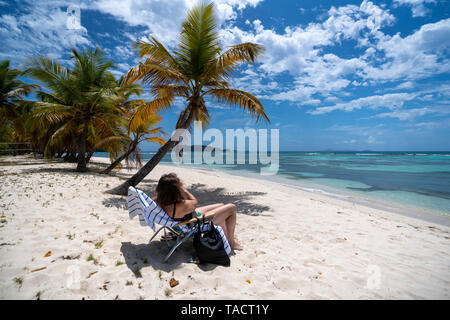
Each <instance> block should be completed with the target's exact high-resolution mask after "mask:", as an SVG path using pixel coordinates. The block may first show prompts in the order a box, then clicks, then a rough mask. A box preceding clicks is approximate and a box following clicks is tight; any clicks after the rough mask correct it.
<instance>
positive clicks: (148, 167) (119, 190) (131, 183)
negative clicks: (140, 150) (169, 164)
mask: <svg viewBox="0 0 450 320" xmlns="http://www.w3.org/2000/svg"><path fill="white" fill-rule="evenodd" d="M177 144H178V141H175V140H168V141H167V142H166V143H165V144H164V145H163V146H162V147H161V148H159V149H158V151H157V152H156V154H155V155H154V156H153V157H152V158H151V159H150V160H149V161H148V162H147V163H146V164H145V165H144V166H143V167H142V168H141V169H140V170H139V171H138V172H136V173H135V174H134V176H132V177H131V178H130V179H128V180H127V181H125V182H124V183H122V184H121V185H120V186H118V187H116V188H114V189H112V190H109V191H108V192H109V193H112V194H120V195H126V194H127V192H128V188H129V187H135V186H136V185H137V184H138V183H139V182H141V181H142V180H143V179H144V178H145V177H146V176H147V175H148V174H149V173H150V172H151V171H152V170H153V169H154V168H155V167H156V165H157V164H158V163H159V162H160V161H161V159H162V158H164V156H165V155H166V154H167V152H168V151H169V150H171V149H172V148H173V147H175V146H176V145H177Z"/></svg>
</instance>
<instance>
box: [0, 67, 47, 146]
mask: <svg viewBox="0 0 450 320" xmlns="http://www.w3.org/2000/svg"><path fill="white" fill-rule="evenodd" d="M22 75H23V72H21V71H19V70H16V69H10V62H9V60H4V61H2V62H0V119H1V120H0V122H1V123H0V125H1V128H0V131H1V133H0V141H5V142H6V141H8V142H9V141H15V142H24V141H26V134H25V128H24V124H25V118H26V115H27V114H29V113H30V111H31V109H32V104H31V103H30V101H26V100H24V99H23V97H24V96H27V95H28V94H30V93H31V92H33V90H36V89H39V88H40V87H39V86H38V85H34V84H28V83H25V82H23V81H22V80H20V79H18V77H19V76H22Z"/></svg>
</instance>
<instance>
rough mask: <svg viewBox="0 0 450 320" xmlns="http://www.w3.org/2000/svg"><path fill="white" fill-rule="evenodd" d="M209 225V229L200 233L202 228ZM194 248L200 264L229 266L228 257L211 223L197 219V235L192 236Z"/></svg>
mask: <svg viewBox="0 0 450 320" xmlns="http://www.w3.org/2000/svg"><path fill="white" fill-rule="evenodd" d="M208 224H209V226H210V229H209V230H208V231H206V232H202V231H201V230H202V229H203V226H207V225H208ZM194 248H195V252H196V253H197V257H198V259H199V260H200V263H214V264H219V265H222V266H226V267H228V266H230V257H228V254H227V252H226V251H225V247H224V244H223V240H222V237H221V236H220V233H219V231H218V230H217V229H216V228H215V227H214V223H213V222H212V221H210V222H205V219H203V221H201V220H199V219H197V233H196V234H195V235H194Z"/></svg>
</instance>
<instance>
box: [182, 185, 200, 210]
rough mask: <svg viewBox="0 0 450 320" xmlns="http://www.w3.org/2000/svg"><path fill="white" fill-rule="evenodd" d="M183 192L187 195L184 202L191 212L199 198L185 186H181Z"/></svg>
mask: <svg viewBox="0 0 450 320" xmlns="http://www.w3.org/2000/svg"><path fill="white" fill-rule="evenodd" d="M181 192H182V193H184V195H185V197H186V199H185V200H184V201H183V202H184V204H185V205H186V206H187V207H188V210H190V211H191V212H192V211H194V210H195V208H196V207H197V204H198V201H197V199H196V198H195V197H194V196H193V195H192V193H190V192H189V191H187V190H186V188H185V187H184V186H181Z"/></svg>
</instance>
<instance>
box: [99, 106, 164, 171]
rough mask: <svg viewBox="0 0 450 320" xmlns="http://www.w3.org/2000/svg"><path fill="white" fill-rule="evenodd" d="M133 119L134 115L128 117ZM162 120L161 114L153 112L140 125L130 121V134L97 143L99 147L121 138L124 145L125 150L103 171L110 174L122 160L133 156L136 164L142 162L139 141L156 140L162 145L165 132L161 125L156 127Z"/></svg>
mask: <svg viewBox="0 0 450 320" xmlns="http://www.w3.org/2000/svg"><path fill="white" fill-rule="evenodd" d="M128 118H129V119H130V121H131V119H132V115H131V114H130V115H129V117H128ZM160 122H161V116H159V115H157V114H152V115H150V116H149V117H148V119H147V121H146V122H141V123H140V124H139V125H136V126H135V125H132V124H131V122H130V126H129V127H130V130H129V132H128V135H120V136H117V137H109V138H106V139H105V140H103V141H100V142H99V143H98V144H97V147H100V146H102V145H103V144H104V143H109V142H111V141H117V140H119V141H120V142H121V143H122V144H123V145H124V152H123V153H122V154H121V155H120V156H119V157H117V158H116V159H115V160H114V161H113V162H112V163H111V164H110V165H109V166H108V167H107V168H106V169H105V170H103V171H102V173H104V174H109V173H110V172H111V171H112V170H113V169H114V168H115V167H117V165H118V164H119V163H121V162H122V160H124V159H126V160H127V161H128V160H130V158H131V157H133V158H134V160H135V162H136V165H137V166H139V165H140V164H141V158H140V149H139V143H141V142H143V141H148V142H156V143H159V144H160V145H163V144H164V142H165V141H164V140H163V139H162V138H160V137H159V136H160V135H161V134H165V132H164V131H162V129H161V127H155V126H156V125H158V124H159V123H160Z"/></svg>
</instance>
